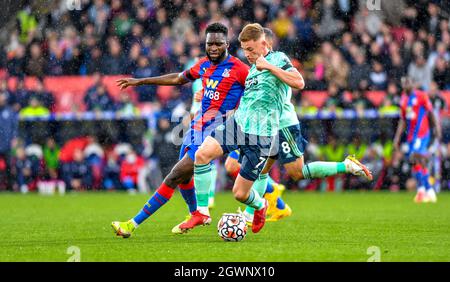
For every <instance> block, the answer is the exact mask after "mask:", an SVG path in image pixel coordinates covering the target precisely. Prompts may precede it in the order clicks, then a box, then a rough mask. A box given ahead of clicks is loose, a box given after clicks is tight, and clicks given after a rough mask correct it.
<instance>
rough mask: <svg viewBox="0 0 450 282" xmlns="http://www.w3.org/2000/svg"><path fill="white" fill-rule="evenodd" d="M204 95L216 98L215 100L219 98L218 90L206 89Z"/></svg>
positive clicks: (212, 98)
mask: <svg viewBox="0 0 450 282" xmlns="http://www.w3.org/2000/svg"><path fill="white" fill-rule="evenodd" d="M204 96H205V97H208V98H209V99H211V100H216V101H217V100H219V99H220V93H219V91H214V90H206V91H205V94H204Z"/></svg>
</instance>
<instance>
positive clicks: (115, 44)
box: [101, 37, 126, 75]
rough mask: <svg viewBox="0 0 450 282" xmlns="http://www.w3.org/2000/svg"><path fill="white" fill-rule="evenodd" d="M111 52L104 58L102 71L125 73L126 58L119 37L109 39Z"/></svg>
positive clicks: (106, 72) (111, 73)
mask: <svg viewBox="0 0 450 282" xmlns="http://www.w3.org/2000/svg"><path fill="white" fill-rule="evenodd" d="M108 48H109V52H108V54H107V55H105V56H104V57H103V58H102V65H101V71H102V73H104V74H110V75H113V74H123V73H125V66H126V59H125V57H124V56H123V53H122V47H121V45H120V42H119V40H118V39H117V38H114V37H110V38H109V39H108Z"/></svg>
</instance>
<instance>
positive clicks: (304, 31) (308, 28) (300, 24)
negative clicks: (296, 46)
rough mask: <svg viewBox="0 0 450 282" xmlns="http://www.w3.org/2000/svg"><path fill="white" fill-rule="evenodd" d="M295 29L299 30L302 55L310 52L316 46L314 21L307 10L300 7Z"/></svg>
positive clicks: (298, 36) (295, 19) (298, 35)
mask: <svg viewBox="0 0 450 282" xmlns="http://www.w3.org/2000/svg"><path fill="white" fill-rule="evenodd" d="M294 25H295V30H296V31H297V38H298V40H299V43H300V46H301V48H300V52H301V53H302V57H303V56H305V55H306V54H308V53H309V52H310V51H311V50H312V48H313V47H314V35H315V34H314V29H313V22H312V20H311V18H310V17H308V14H307V10H306V9H304V8H299V9H298V12H297V15H296V17H295V18H294Z"/></svg>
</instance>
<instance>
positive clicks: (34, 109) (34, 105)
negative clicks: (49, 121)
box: [19, 96, 50, 118]
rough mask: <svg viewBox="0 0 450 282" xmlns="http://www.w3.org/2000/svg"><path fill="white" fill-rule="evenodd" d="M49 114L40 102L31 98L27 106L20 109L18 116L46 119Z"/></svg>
mask: <svg viewBox="0 0 450 282" xmlns="http://www.w3.org/2000/svg"><path fill="white" fill-rule="evenodd" d="M49 114H50V111H49V110H48V109H47V108H46V107H44V106H43V105H41V102H40V101H39V100H38V98H37V97H34V96H33V97H31V98H30V101H29V104H28V106H26V107H25V108H22V109H21V110H20V112H19V116H20V117H23V118H36V117H46V116H48V115H49Z"/></svg>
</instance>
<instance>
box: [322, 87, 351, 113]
mask: <svg viewBox="0 0 450 282" xmlns="http://www.w3.org/2000/svg"><path fill="white" fill-rule="evenodd" d="M328 95H329V96H328V99H327V100H326V102H325V105H324V107H325V108H326V109H327V110H328V111H331V112H334V113H336V112H341V111H342V109H343V108H346V105H345V103H344V101H343V98H342V95H343V91H342V90H341V89H339V86H338V85H337V84H336V83H334V82H331V83H330V84H329V85H328Z"/></svg>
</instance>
